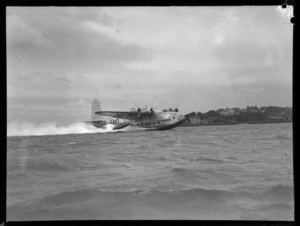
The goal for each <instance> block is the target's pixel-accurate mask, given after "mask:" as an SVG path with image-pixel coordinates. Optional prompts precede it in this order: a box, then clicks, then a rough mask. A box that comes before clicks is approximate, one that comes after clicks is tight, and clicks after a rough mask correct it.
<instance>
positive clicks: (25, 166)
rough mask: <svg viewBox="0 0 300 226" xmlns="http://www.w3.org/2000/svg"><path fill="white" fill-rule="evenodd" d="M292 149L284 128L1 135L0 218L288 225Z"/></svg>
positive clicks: (291, 215)
mask: <svg viewBox="0 0 300 226" xmlns="http://www.w3.org/2000/svg"><path fill="white" fill-rule="evenodd" d="M102 132H103V131H102ZM292 143H293V141H292V124H291V123H285V124H260V125H259V124H256V125H232V126H207V127H179V128H176V129H174V130H171V131H135V132H120V133H89V134H69V135H51V136H19V137H8V140H7V149H8V150H7V218H8V220H9V221H10V220H71V219H73V220H78V219H82V220H87V219H202V220H206V219H208V220H210V219H221V220H227V219H230V220H235V219H238V220H293V219H294V195H293V192H294V191H293V170H292V167H293V165H292V160H293V153H292V149H293V146H292Z"/></svg>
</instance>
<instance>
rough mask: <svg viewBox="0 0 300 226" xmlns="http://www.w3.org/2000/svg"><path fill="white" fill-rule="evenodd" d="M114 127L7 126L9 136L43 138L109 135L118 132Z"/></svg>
mask: <svg viewBox="0 0 300 226" xmlns="http://www.w3.org/2000/svg"><path fill="white" fill-rule="evenodd" d="M113 127H114V126H113V125H111V124H108V125H106V127H105V128H96V127H94V126H92V125H89V124H86V123H72V124H70V125H67V126H60V125H57V124H56V123H42V124H35V123H31V122H21V123H16V122H13V123H10V124H8V126H7V136H8V137H10V136H42V135H62V134H84V133H108V132H117V131H118V130H113Z"/></svg>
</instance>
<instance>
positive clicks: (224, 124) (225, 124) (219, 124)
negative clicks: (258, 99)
mask: <svg viewBox="0 0 300 226" xmlns="http://www.w3.org/2000/svg"><path fill="white" fill-rule="evenodd" d="M292 122H293V121H260V122H244V123H210V124H184V125H181V126H180V127H189V126H227V125H245V124H270V123H292Z"/></svg>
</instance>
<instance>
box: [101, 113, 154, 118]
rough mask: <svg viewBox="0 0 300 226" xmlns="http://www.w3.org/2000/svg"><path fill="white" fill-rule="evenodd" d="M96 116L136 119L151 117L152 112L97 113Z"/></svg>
mask: <svg viewBox="0 0 300 226" xmlns="http://www.w3.org/2000/svg"><path fill="white" fill-rule="evenodd" d="M95 114H96V115H102V116H109V117H113V118H119V119H134V118H137V117H140V116H142V117H143V116H151V115H152V113H150V112H137V111H133V112H131V111H97V112H95Z"/></svg>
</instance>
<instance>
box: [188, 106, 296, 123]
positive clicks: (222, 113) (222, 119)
mask: <svg viewBox="0 0 300 226" xmlns="http://www.w3.org/2000/svg"><path fill="white" fill-rule="evenodd" d="M185 118H186V120H185V122H184V123H183V124H182V126H211V125H237V124H261V123H287V122H292V120H293V109H292V108H291V107H278V106H268V107H260V108H258V107H257V106H247V108H245V109H240V108H225V109H223V108H221V109H218V110H210V111H208V112H206V113H202V112H191V113H189V114H186V115H185Z"/></svg>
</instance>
